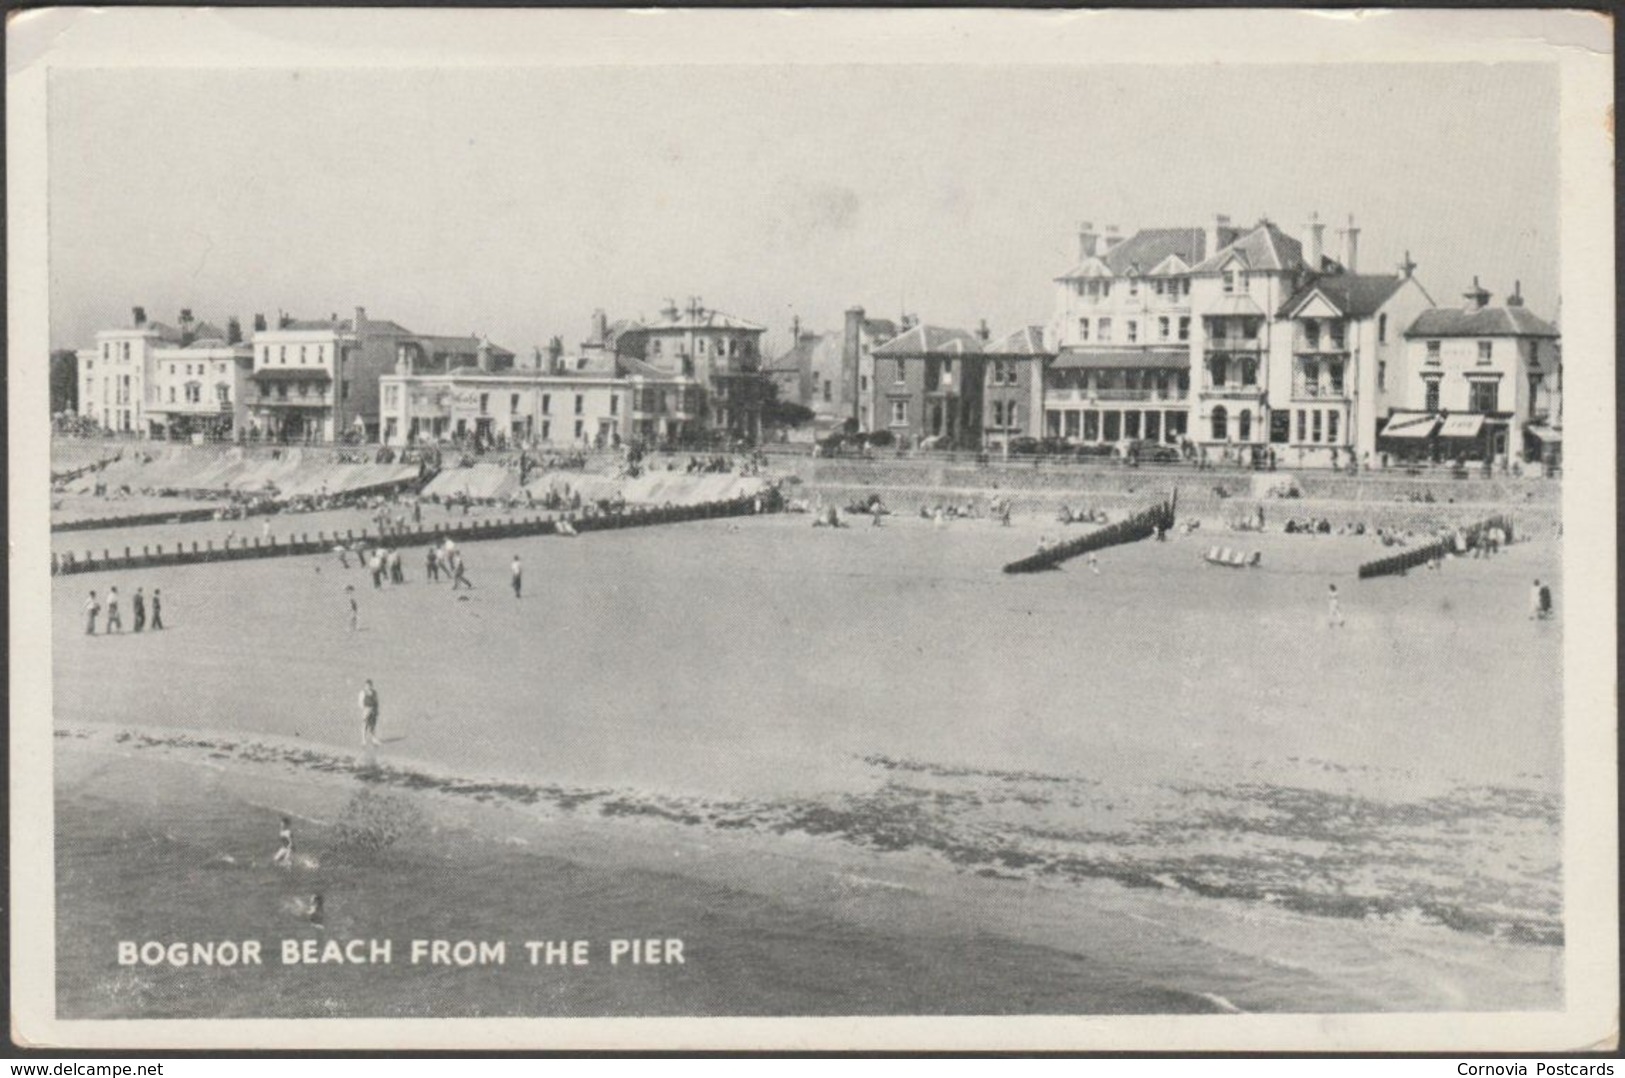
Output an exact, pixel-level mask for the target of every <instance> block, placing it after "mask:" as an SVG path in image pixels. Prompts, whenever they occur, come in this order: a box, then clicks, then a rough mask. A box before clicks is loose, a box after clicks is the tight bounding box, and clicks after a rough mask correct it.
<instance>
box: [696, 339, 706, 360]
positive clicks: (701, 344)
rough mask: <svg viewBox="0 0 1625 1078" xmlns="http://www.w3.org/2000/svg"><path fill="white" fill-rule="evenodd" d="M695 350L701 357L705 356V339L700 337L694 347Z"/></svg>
mask: <svg viewBox="0 0 1625 1078" xmlns="http://www.w3.org/2000/svg"><path fill="white" fill-rule="evenodd" d="M695 350H696V351H698V352H699V354H700V355H702V356H703V355H705V338H704V337H701V338H700V339H699V342H698V343H697V344H696V345H695Z"/></svg>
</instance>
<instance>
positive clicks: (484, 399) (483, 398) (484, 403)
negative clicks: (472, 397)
mask: <svg viewBox="0 0 1625 1078" xmlns="http://www.w3.org/2000/svg"><path fill="white" fill-rule="evenodd" d="M490 410H491V394H489V393H481V394H480V415H485V414H486V413H487V412H489V411H490Z"/></svg>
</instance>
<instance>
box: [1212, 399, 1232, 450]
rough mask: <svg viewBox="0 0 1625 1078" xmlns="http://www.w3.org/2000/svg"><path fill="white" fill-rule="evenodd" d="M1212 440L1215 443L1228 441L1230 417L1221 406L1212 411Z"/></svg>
mask: <svg viewBox="0 0 1625 1078" xmlns="http://www.w3.org/2000/svg"><path fill="white" fill-rule="evenodd" d="M1213 440H1214V441H1215V442H1226V441H1229V440H1230V415H1229V413H1227V412H1226V411H1225V410H1224V405H1222V404H1220V405H1217V406H1215V407H1214V409H1213Z"/></svg>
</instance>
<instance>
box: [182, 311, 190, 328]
mask: <svg viewBox="0 0 1625 1078" xmlns="http://www.w3.org/2000/svg"><path fill="white" fill-rule="evenodd" d="M180 323H181V328H183V329H184V328H185V327H187V326H189V325H191V324H192V308H190V307H182V308H181V317H180Z"/></svg>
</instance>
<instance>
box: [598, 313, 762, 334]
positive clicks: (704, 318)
mask: <svg viewBox="0 0 1625 1078" xmlns="http://www.w3.org/2000/svg"><path fill="white" fill-rule="evenodd" d="M667 329H732V330H739V331H742V332H746V333H765V332H766V331H767V327H766V326H759V325H757V324H756V323H755V322H747V321H745V320H744V319H743V318H735V317H734V316H733V315H731V314H724V313H723V312H721V311H711V310H706V311H702V312H700V315H699V317H698V318H696V317H694V315H692V314H690V313H689V312H688V311H679V312H677V317H675V318H667V317H665V316H664V315H662V317H660V318H658V319H654V320H651V321H648V322H634V323H632V324H631V325H629V326H627V327H626V328H625V329H623V330H622V331H621V332H622V333H640V332H642V333H652V332H658V331H660V330H667Z"/></svg>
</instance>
